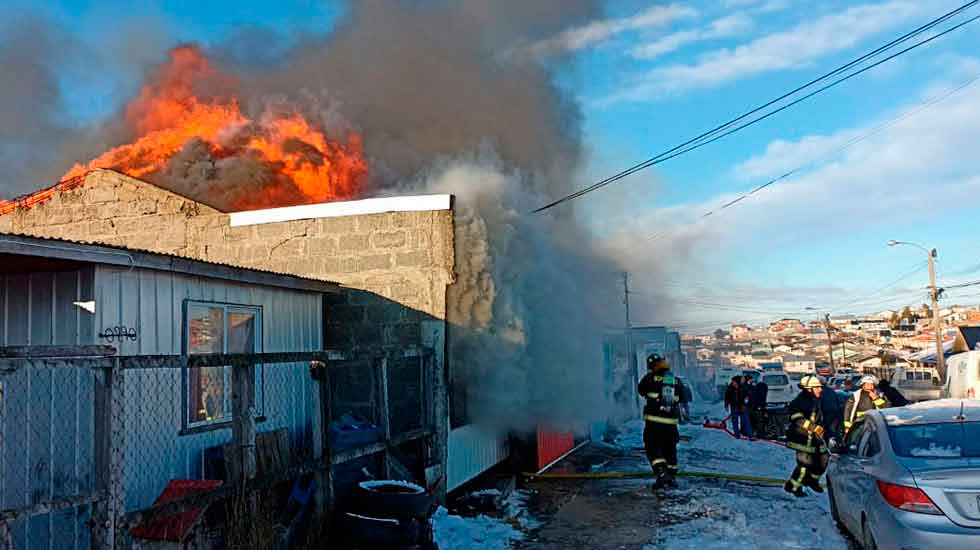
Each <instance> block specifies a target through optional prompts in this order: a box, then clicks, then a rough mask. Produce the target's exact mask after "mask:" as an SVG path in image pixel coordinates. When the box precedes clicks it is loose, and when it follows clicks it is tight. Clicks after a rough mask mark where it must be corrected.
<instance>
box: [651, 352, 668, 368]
mask: <svg viewBox="0 0 980 550" xmlns="http://www.w3.org/2000/svg"><path fill="white" fill-rule="evenodd" d="M647 368H648V369H651V370H664V369H666V368H667V360H666V359H664V358H663V356H662V355H660V354H659V353H651V354H650V355H648V356H647Z"/></svg>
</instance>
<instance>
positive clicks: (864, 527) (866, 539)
mask: <svg viewBox="0 0 980 550" xmlns="http://www.w3.org/2000/svg"><path fill="white" fill-rule="evenodd" d="M861 531H862V536H861V548H863V549H864V550H878V543H877V542H875V536H874V535H873V534H872V533H871V526H870V525H869V524H868V518H866V517H865V518H863V519H862V520H861Z"/></svg>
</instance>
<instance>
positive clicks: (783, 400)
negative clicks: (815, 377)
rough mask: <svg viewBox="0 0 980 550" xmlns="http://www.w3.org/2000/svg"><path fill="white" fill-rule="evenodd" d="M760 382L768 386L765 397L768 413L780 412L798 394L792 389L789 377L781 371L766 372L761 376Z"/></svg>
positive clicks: (797, 391) (796, 390)
mask: <svg viewBox="0 0 980 550" xmlns="http://www.w3.org/2000/svg"><path fill="white" fill-rule="evenodd" d="M762 381H763V382H765V383H766V385H767V386H769V392H768V394H767V396H766V408H767V409H769V410H770V411H781V410H784V409H786V407H788V406H789V402H790V401H792V400H793V398H794V397H796V396H797V394H799V390H798V389H796V388H794V387H793V384H792V383H791V382H790V379H789V376H787V375H786V373H785V372H782V371H767V372H766V373H765V374H763V375H762Z"/></svg>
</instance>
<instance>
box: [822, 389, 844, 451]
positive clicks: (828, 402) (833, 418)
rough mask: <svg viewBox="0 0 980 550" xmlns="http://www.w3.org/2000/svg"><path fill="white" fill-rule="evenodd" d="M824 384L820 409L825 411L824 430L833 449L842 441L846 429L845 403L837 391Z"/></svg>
mask: <svg viewBox="0 0 980 550" xmlns="http://www.w3.org/2000/svg"><path fill="white" fill-rule="evenodd" d="M820 381H821V382H823V384H824V386H823V391H822V392H821V394H820V407H821V409H823V417H824V426H823V427H824V429H825V430H827V434H828V435H827V443H828V444H829V445H830V446H831V447H833V446H835V445H836V443H837V440H838V439H840V437H841V434H842V433H843V429H844V403H842V402H841V398H840V395H839V394H838V393H837V391H836V390H834V389H833V388H831V387H830V386H828V385H827V384H826V382H824V381H823V380H822V379H821V380H820Z"/></svg>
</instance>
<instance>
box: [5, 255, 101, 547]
mask: <svg viewBox="0 0 980 550" xmlns="http://www.w3.org/2000/svg"><path fill="white" fill-rule="evenodd" d="M93 273H94V271H93V270H92V269H82V270H79V271H65V272H58V273H33V274H30V275H26V274H25V275H6V276H2V275H0V345H2V346H22V345H72V344H90V343H93V341H94V323H93V319H92V316H91V314H89V313H87V312H85V311H84V310H82V309H80V308H78V307H76V306H75V305H73V302H77V301H85V300H89V299H91V298H92V292H93ZM94 381H95V379H94V375H93V374H92V372H91V371H82V370H78V369H69V368H21V369H19V370H17V371H16V372H14V373H12V374H4V375H0V508H4V509H9V508H19V507H24V506H30V505H34V504H38V503H41V502H46V501H51V500H55V499H61V498H65V497H70V496H75V495H81V494H85V493H90V492H92V491H93V490H94V486H93V484H94V437H93V431H94V416H93V409H94V407H93V400H92V396H93V392H94ZM89 517H90V510H89V507H87V506H83V507H77V508H70V509H65V510H60V511H57V512H54V513H50V514H46V515H43V516H36V517H34V518H31V519H30V520H22V521H18V522H16V523H14V524H12V525H11V527H10V529H11V535H12V538H13V543H14V547H15V548H18V549H20V548H25V549H35V548H45V549H48V548H58V549H59V550H66V549H69V548H74V549H81V548H88V547H89V545H90V540H89V539H90V532H89V528H88V527H87V525H86V522H87V521H88V519H89Z"/></svg>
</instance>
